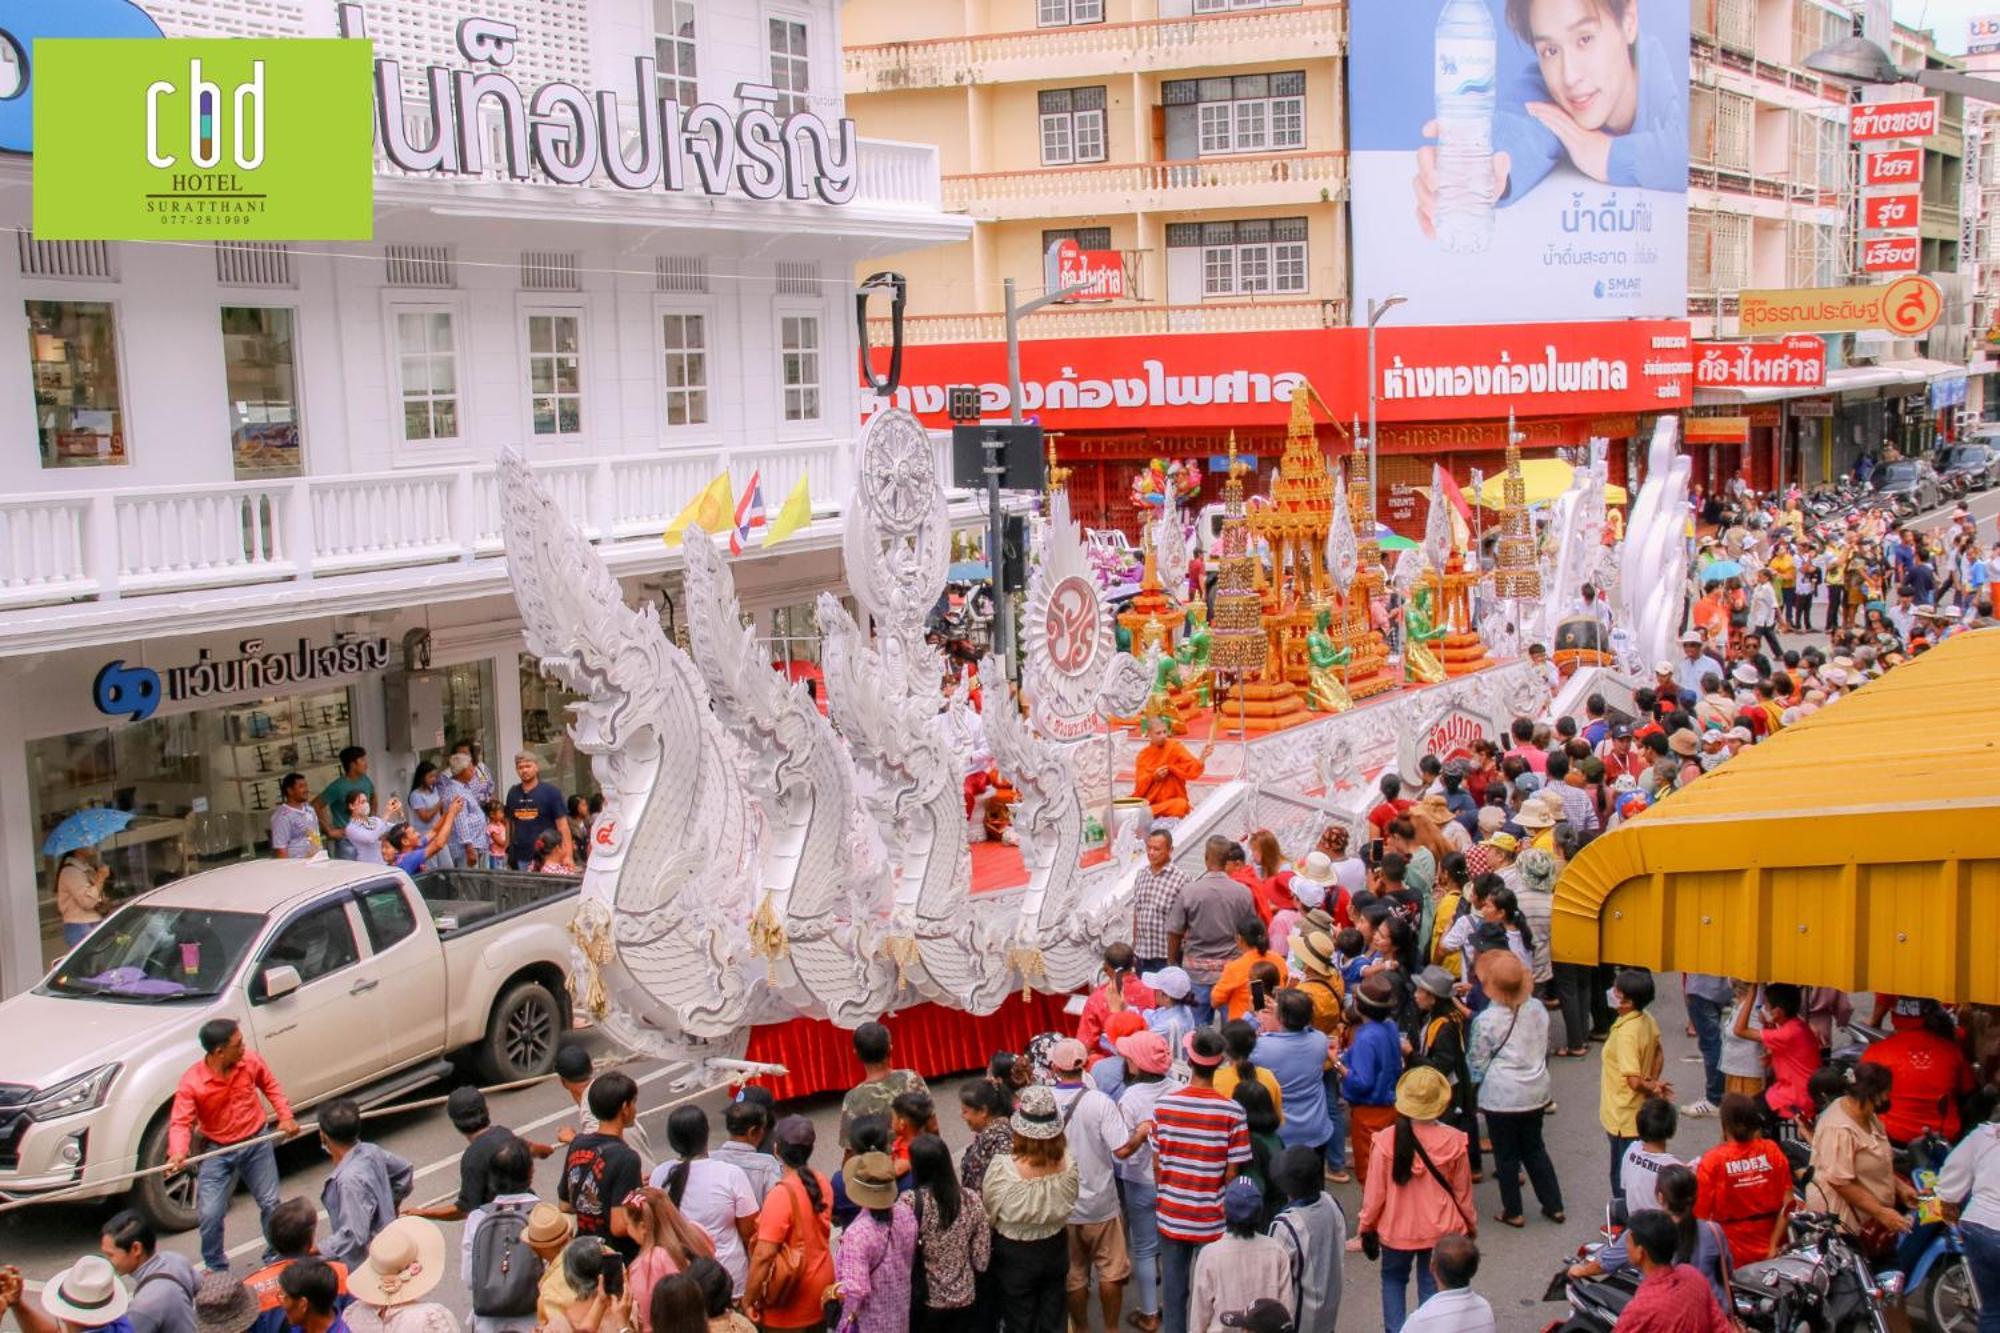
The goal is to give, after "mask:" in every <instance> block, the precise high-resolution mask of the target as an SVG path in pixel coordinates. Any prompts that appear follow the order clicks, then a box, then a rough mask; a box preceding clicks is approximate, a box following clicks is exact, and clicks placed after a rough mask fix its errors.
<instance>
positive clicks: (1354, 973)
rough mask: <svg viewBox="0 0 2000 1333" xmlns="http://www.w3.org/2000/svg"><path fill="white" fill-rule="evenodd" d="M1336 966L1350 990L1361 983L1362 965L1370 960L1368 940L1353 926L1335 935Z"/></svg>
mask: <svg viewBox="0 0 2000 1333" xmlns="http://www.w3.org/2000/svg"><path fill="white" fill-rule="evenodd" d="M1333 950H1334V959H1333V962H1334V966H1335V967H1336V968H1338V969H1339V971H1340V979H1341V981H1342V982H1343V983H1345V984H1346V986H1347V988H1348V989H1349V990H1352V989H1354V987H1356V986H1358V985H1360V984H1361V967H1362V964H1364V963H1366V962H1367V961H1368V941H1367V939H1366V937H1364V936H1363V935H1362V933H1361V932H1360V931H1359V930H1356V929H1355V928H1354V927H1353V926H1349V927H1347V928H1346V929H1345V930H1343V931H1341V932H1340V934H1339V935H1337V936H1335V937H1334V941H1333Z"/></svg>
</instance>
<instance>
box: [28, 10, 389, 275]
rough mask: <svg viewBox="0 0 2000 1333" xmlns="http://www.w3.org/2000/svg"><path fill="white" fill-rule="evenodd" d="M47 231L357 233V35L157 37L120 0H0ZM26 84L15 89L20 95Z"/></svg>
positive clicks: (364, 140) (362, 75) (369, 113)
mask: <svg viewBox="0 0 2000 1333" xmlns="http://www.w3.org/2000/svg"><path fill="white" fill-rule="evenodd" d="M0 38H4V40H6V41H7V42H8V43H9V44H10V45H11V46H12V47H13V54H14V55H15V57H16V61H17V64H18V65H19V67H20V68H21V69H22V70H23V71H24V73H23V75H22V79H23V81H24V82H25V85H26V86H25V87H23V88H20V89H18V90H17V96H16V97H15V98H14V99H13V100H12V102H11V103H7V104H0V105H4V106H5V109H4V110H0V148H5V149H7V150H9V151H13V152H32V153H33V154H34V159H35V168H34V230H35V235H36V236H37V237H38V238H41V239H43V240H134V241H159V240H165V241H207V240H241V241H314V240H366V239H368V238H369V237H370V236H371V234H372V232H373V227H374V181H375V172H374V123H373V110H374V98H373V90H372V87H371V84H370V73H371V68H370V67H371V53H370V50H369V46H368V43H366V42H363V41H348V40H342V39H328V40H318V39H293V38H283V39H272V40H263V39H258V40H209V39H177V38H176V39H169V38H163V37H162V36H160V32H159V28H158V26H157V25H155V24H154V23H153V21H152V20H151V19H150V18H149V17H147V16H146V15H145V13H144V11H142V10H141V9H140V8H139V7H138V6H137V5H134V4H132V3H130V2H129V0H66V3H63V4H50V3H47V0H0ZM21 94H25V95H21Z"/></svg>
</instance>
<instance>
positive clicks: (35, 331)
mask: <svg viewBox="0 0 2000 1333" xmlns="http://www.w3.org/2000/svg"><path fill="white" fill-rule="evenodd" d="M27 311H28V362H29V370H30V373H31V374H32V375H33V376H34V381H35V429H36V432H37V433H38V434H39V435H40V437H41V453H42V466H43V467H93V466H97V465H99V464H104V463H123V462H124V461H125V413H124V410H123V409H122V408H121V407H119V405H118V344H117V336H116V331H115V327H114V324H113V320H112V310H111V305H110V304H109V303H108V302H104V301H29V302H28V303H27Z"/></svg>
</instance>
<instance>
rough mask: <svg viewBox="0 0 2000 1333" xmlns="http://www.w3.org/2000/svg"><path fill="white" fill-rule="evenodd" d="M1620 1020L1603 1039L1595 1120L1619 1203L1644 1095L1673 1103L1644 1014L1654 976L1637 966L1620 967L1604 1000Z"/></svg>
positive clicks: (1656, 1032)
mask: <svg viewBox="0 0 2000 1333" xmlns="http://www.w3.org/2000/svg"><path fill="white" fill-rule="evenodd" d="M1605 999H1606V1000H1607V1001H1609V1003H1610V1005H1611V1007H1612V1008H1613V1009H1614V1010H1616V1011H1617V1014H1618V1017H1617V1018H1616V1019H1615V1020H1613V1021H1612V1024H1611V1035H1610V1036H1608V1037H1606V1038H1605V1039H1604V1071H1603V1078H1602V1080H1601V1082H1600V1085H1599V1089H1598V1100H1597V1120H1598V1123H1599V1124H1601V1125H1603V1126H1604V1132H1605V1133H1606V1134H1607V1135H1609V1136H1610V1139H1611V1197H1612V1198H1614V1199H1623V1198H1624V1197H1625V1187H1624V1184H1623V1181H1622V1179H1621V1177H1622V1175H1623V1172H1622V1170H1621V1169H1620V1168H1621V1167H1622V1166H1623V1165H1624V1162H1625V1150H1626V1149H1627V1148H1629V1147H1631V1146H1632V1142H1633V1140H1635V1139H1637V1138H1638V1137H1639V1108H1640V1107H1641V1106H1642V1105H1644V1104H1645V1101H1646V1099H1647V1098H1648V1097H1665V1098H1666V1099H1667V1100H1668V1101H1672V1100H1673V1097H1674V1089H1673V1085H1672V1084H1670V1083H1667V1082H1664V1081H1663V1080H1662V1079H1661V1078H1660V1071H1661V1070H1662V1069H1663V1068H1664V1067H1665V1065H1666V1053H1665V1052H1664V1051H1663V1050H1662V1049H1661V1047H1660V1025H1659V1024H1658V1023H1657V1022H1655V1021H1654V1020H1653V1016H1652V1015H1651V1014H1649V1013H1647V1012H1646V1009H1647V1007H1648V1006H1650V1005H1651V1004H1652V1003H1653V974H1652V973H1650V972H1647V971H1644V970H1642V969H1640V968H1636V967H1628V968H1621V969H1620V970H1619V972H1618V976H1617V980H1616V981H1615V982H1614V983H1613V984H1612V987H1611V992H1610V994H1609V995H1607V996H1605Z"/></svg>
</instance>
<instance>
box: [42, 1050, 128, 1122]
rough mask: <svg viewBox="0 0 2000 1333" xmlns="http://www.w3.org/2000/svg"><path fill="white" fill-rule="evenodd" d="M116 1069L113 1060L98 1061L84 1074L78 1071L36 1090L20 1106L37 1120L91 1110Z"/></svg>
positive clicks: (99, 1101) (107, 1089)
mask: <svg viewBox="0 0 2000 1333" xmlns="http://www.w3.org/2000/svg"><path fill="white" fill-rule="evenodd" d="M118 1069H119V1067H118V1066H117V1065H115V1064H111V1065H99V1066H98V1067H97V1068H95V1069H93V1070H91V1071H90V1072H89V1073H87V1074H78V1075H77V1076H76V1077H75V1078H72V1079H66V1080H64V1081H63V1082H61V1083H58V1084H56V1085H55V1086H54V1087H53V1088H50V1089H48V1090H47V1091H45V1092H39V1093H36V1094H35V1099H34V1100H33V1101H31V1102H29V1103H28V1104H27V1105H26V1106H24V1107H22V1108H21V1109H22V1110H23V1111H25V1112H27V1113H28V1114H29V1115H31V1116H33V1117H34V1118H35V1119H36V1120H38V1121H42V1120H59V1119H61V1118H62V1117H63V1116H66V1115H77V1114H79V1113H81V1112H84V1111H94V1110H96V1109H97V1108H98V1107H100V1106H102V1105H104V1097H105V1094H106V1093H108V1092H110V1091H111V1080H112V1079H114V1078H117V1077H118Z"/></svg>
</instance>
